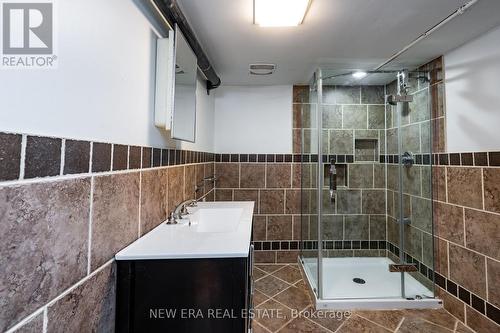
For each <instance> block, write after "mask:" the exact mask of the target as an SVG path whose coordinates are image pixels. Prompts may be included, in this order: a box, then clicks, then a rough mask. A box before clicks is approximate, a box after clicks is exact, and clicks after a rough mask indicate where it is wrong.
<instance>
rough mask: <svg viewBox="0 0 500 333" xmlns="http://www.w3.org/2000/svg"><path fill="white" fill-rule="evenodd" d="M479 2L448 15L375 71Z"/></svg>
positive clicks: (473, 0) (470, 2) (474, 0)
mask: <svg viewBox="0 0 500 333" xmlns="http://www.w3.org/2000/svg"><path fill="white" fill-rule="evenodd" d="M478 1H479V0H471V1H469V2H467V3H466V4H465V5H463V6H460V7H459V8H458V9H457V10H455V11H454V12H453V13H451V14H450V15H448V16H447V17H446V18H445V19H443V20H442V21H440V22H439V23H438V24H436V25H435V26H433V27H432V28H430V29H429V30H427V31H426V32H424V33H423V34H421V35H420V36H418V37H417V38H416V39H415V40H413V41H412V42H411V43H410V44H408V45H406V46H405V47H404V48H403V49H401V51H398V52H396V53H394V54H393V55H392V56H391V57H390V58H389V59H387V60H386V61H384V62H383V63H381V64H380V65H378V66H377V67H375V68H374V69H373V70H374V71H377V70H379V69H381V68H382V67H384V66H386V65H387V64H389V63H391V62H392V61H393V60H394V59H396V58H398V57H399V56H400V55H402V54H403V53H405V52H406V51H408V50H409V49H410V48H412V47H413V46H414V45H415V44H417V43H418V42H420V41H421V40H423V39H424V38H426V37H428V36H429V35H431V34H432V33H433V32H434V31H436V30H438V29H439V28H441V27H442V26H444V25H445V24H447V23H448V22H450V21H451V20H453V19H454V18H455V17H457V16H460V15H462V14H463V13H464V12H465V11H466V10H467V9H469V8H470V7H472V6H473V5H475V4H476V3H477V2H478Z"/></svg>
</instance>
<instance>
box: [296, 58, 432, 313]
mask: <svg viewBox="0 0 500 333" xmlns="http://www.w3.org/2000/svg"><path fill="white" fill-rule="evenodd" d="M368 73H385V74H392V73H393V74H396V78H397V95H398V96H401V95H405V94H406V93H407V91H406V90H405V89H404V88H403V82H404V80H407V79H408V77H409V74H410V73H411V74H417V76H418V77H421V74H423V73H424V72H419V71H414V72H408V71H406V70H404V71H403V70H401V71H384V70H378V71H371V72H368ZM425 73H426V75H428V73H427V72H425ZM350 74H352V72H349V73H345V74H339V75H338V76H344V75H350ZM327 78H330V77H323V75H322V69H321V68H318V69H317V70H316V71H315V73H314V75H313V79H312V83H311V84H312V85H314V87H315V90H316V94H317V96H316V99H317V107H316V126H317V133H318V137H317V154H318V159H317V160H318V162H317V163H316V165H315V168H316V171H317V172H316V182H317V187H318V188H317V191H316V192H317V193H316V200H317V207H316V213H317V216H318V220H317V274H318V275H317V276H318V278H317V280H316V287H317V289H316V288H314V287H313V286H312V284H311V281H310V280H311V279H312V277H310V276H309V274H308V271H307V269H306V267H305V264H304V258H303V255H302V254H303V253H301V258H300V260H299V261H300V264H301V266H302V270H303V272H304V273H305V275H306V277H307V280H308V283H309V286H310V289H311V291H312V293H313V294H314V295H315V297H316V307H317V308H323V309H354V308H358V309H363V308H364V309H396V308H439V307H441V306H442V302H441V301H440V300H439V299H436V298H423V299H411V300H409V299H406V292H405V272H401V273H400V274H401V297H400V298H381V299H377V298H369V297H368V298H365V299H360V298H352V299H348V300H346V299H342V300H338V301H339V302H336V301H337V300H335V299H326V298H325V297H323V296H324V293H323V291H324V284H323V273H324V272H323V265H322V262H323V250H324V249H323V245H324V244H323V230H322V223H321V221H322V220H321V218H322V216H323V207H322V206H323V204H322V203H323V196H324V194H323V184H324V180H325V179H324V178H325V176H324V172H323V164H324V160H323V152H324V149H323V140H322V137H321V136H322V130H323V114H322V113H323V109H322V101H323V80H324V79H327ZM386 98H387V96H386ZM430 98H431V96H430V94H428V100H427V103H428V105H427V107H428V109H429V110H428V111H429V113H430V105H431V102H430V101H429V100H430ZM405 103H406V105H405ZM385 105H386V112H387V100H385ZM405 106H406V107H408V102H396V113H397V128H398V138H397V140H398V148H397V153H398V156H399V159H398V178H399V179H398V188H399V190H398V201H399V204H398V207H399V212H398V214H397V216H398V217H399V223H398V225H399V247H400V250H399V261H400V262H399V263H398V264H406V258H405V223H404V221H405V212H404V210H405V209H404V193H403V163H402V156H403V144H402V138H401V136H402V130H401V129H402V113H403V108H404V107H405ZM385 130H387V126H386V128H385ZM386 140H387V138H386ZM430 142H432V134H431V136H430ZM385 145H387V141H386V142H385ZM429 149H430V151H429V152H428V154H429V155H430V156H432V144H431V145H430V146H429ZM430 163H431V164H430V166H429V167H431V166H432V158H431V159H430ZM385 173H386V177H387V171H385ZM386 191H387V180H386ZM386 193H387V192H386ZM431 193H432V191H431ZM386 196H387V194H386ZM431 197H432V194H431ZM335 200H337V199H336V198H335ZM431 203H432V200H431ZM386 215H387V211H386ZM431 221H432V204H431ZM386 223H387V218H386ZM431 223H432V222H431ZM432 243H433V242H432ZM302 250H303V248H302ZM432 253H434V251H433V252H432ZM433 265H434V261H433ZM396 266H397V264H396ZM432 269H433V270H434V266H432ZM432 283H433V284H434V280H432Z"/></svg>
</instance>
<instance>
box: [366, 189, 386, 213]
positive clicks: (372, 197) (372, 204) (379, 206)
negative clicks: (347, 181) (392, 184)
mask: <svg viewBox="0 0 500 333" xmlns="http://www.w3.org/2000/svg"><path fill="white" fill-rule="evenodd" d="M362 201H363V207H362V213H363V214H384V213H385V190H362Z"/></svg>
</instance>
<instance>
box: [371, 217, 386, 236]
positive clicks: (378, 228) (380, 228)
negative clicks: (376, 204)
mask: <svg viewBox="0 0 500 333" xmlns="http://www.w3.org/2000/svg"><path fill="white" fill-rule="evenodd" d="M386 224H387V218H386V216H385V215H370V239H373V240H375V239H378V240H384V239H385V238H386V228H387V226H386Z"/></svg>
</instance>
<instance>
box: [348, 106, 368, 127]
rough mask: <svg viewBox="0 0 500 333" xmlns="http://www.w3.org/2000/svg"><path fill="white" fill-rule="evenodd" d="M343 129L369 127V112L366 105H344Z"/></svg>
mask: <svg viewBox="0 0 500 333" xmlns="http://www.w3.org/2000/svg"><path fill="white" fill-rule="evenodd" d="M342 117H343V124H342V128H343V129H364V128H368V112H367V106H366V105H343V106H342Z"/></svg>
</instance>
